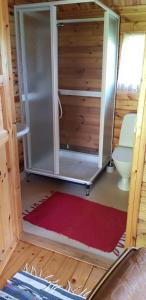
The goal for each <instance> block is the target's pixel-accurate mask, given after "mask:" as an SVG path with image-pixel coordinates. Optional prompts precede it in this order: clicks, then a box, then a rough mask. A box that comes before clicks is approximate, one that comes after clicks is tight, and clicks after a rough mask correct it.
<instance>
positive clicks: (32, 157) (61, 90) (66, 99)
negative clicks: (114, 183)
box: [15, 0, 119, 186]
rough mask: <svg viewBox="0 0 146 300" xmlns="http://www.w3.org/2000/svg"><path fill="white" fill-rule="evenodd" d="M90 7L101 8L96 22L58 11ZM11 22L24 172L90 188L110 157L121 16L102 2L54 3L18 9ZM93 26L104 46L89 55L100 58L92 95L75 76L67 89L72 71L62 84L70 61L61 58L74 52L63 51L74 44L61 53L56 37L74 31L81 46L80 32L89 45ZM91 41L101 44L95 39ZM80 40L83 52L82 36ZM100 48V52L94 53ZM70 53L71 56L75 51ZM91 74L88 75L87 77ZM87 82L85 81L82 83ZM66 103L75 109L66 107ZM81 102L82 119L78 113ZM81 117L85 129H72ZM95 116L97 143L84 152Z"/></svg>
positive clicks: (93, 19)
mask: <svg viewBox="0 0 146 300" xmlns="http://www.w3.org/2000/svg"><path fill="white" fill-rule="evenodd" d="M93 3H94V5H97V6H98V7H99V11H100V14H99V16H98V15H97V17H96V18H95V17H90V18H84V17H83V16H82V17H81V18H79V19H77V17H76V18H73V19H71V18H69V19H68V18H65V19H58V18H57V10H58V8H59V7H60V6H61V7H63V9H64V11H65V9H66V8H68V7H69V6H70V5H75V4H79V5H80V7H81V5H87V4H88V5H91V4H93ZM15 25H16V26H15V29H16V41H17V59H18V72H19V86H20V94H21V104H22V105H21V107H22V119H23V124H25V125H26V126H27V128H29V132H28V133H27V135H25V137H24V138H23V144H24V160H25V170H26V171H27V172H29V173H34V174H40V175H45V176H50V177H54V178H60V179H63V180H68V181H72V182H76V183H80V184H86V185H87V186H90V185H91V184H92V182H93V180H94V179H95V178H96V176H97V175H98V174H99V173H100V172H101V170H102V169H103V168H104V167H105V166H106V164H107V163H108V162H109V160H110V158H111V152H112V135H113V120H114V103H115V89H116V76H117V56H118V55H117V53H118V34H119V16H118V15H117V14H115V13H114V12H113V11H111V10H110V9H109V8H108V7H106V6H105V5H104V4H102V3H100V1H90V0H88V1H84V0H80V1H77V0H69V1H54V2H49V3H37V4H27V5H18V6H15ZM92 27H95V28H93V31H94V32H95V30H98V32H99V33H100V35H101V32H103V33H102V37H101V40H102V43H101V44H100V45H98V47H97V49H95V51H94V52H95V53H94V56H95V59H96V55H97V57H98V64H99V65H101V78H100V80H99V82H100V84H97V85H96V86H95V87H94V88H93V90H92V89H91V88H89V86H86V87H85V88H80V86H78V83H79V82H80V81H79V80H76V77H75V76H74V80H73V79H71V80H70V82H72V84H70V86H68V85H67V80H68V78H69V76H73V75H72V74H70V73H69V72H72V70H71V69H70V70H68V73H67V75H65V76H66V78H65V77H64V78H65V80H64V78H63V76H64V71H63V72H62V70H63V69H61V68H63V67H62V64H63V63H65V64H66V62H67V60H66V58H65V57H67V55H71V52H70V49H71V48H68V47H70V46H72V45H71V43H72V42H70V44H68V45H67V46H66V48H65V51H66V54H65V55H66V56H63V55H62V52H61V51H62V49H63V46H62V44H61V46H59V40H62V39H63V35H64V36H66V37H67V38H66V39H65V40H64V41H65V42H64V43H66V42H67V40H68V35H67V34H68V32H69V30H72V35H74V36H73V39H74V41H75V42H76V43H78V42H79V43H80V40H81V39H82V35H80V36H79V35H78V37H77V34H76V33H77V32H78V33H79V32H84V33H85V35H86V39H87V46H88V48H89V43H90V42H93V41H91V36H89V38H88V34H86V32H89V30H90V29H91V30H92ZM89 35H90V33H89ZM76 38H78V40H76ZM96 38H97V41H98V38H99V37H98V36H97V37H96ZM96 38H95V39H96ZM83 42H84V43H85V45H84V49H86V41H85V38H84V41H83ZM82 46H83V45H82ZM60 49H61V50H60ZM67 49H69V52H68V53H67ZM74 49H77V50H76V56H77V55H78V52H79V51H80V49H79V45H78V44H76V47H75V48H74ZM82 49H83V47H82ZM98 49H100V51H101V53H102V55H98ZM87 50H88V51H86V53H87V55H89V54H90V55H91V54H92V53H91V52H90V51H89V50H90V49H87ZM73 55H74V56H75V51H74V50H73ZM78 56H79V55H78ZM99 57H100V58H99ZM80 60H81V61H82V63H86V61H87V57H85V59H84V53H81V56H80ZM88 60H89V59H88ZM71 61H72V62H73V64H74V63H75V58H71V59H68V62H69V64H70V63H71ZM90 61H91V60H90ZM95 61H96V60H95ZM77 63H78V62H77ZM58 64H59V68H58ZM73 67H74V66H73ZM97 68H98V66H97ZM65 70H66V69H65ZM65 72H66V71H65ZM83 72H84V68H82V73H83ZM82 73H81V75H82ZM84 73H85V72H84ZM87 73H88V72H87ZM81 75H80V77H81ZM88 76H89V77H90V72H89V75H88ZM63 80H64V82H63ZM75 81H76V85H75V84H74V82H75ZM88 82H89V81H88V80H86V84H87V85H88ZM91 85H92V81H91ZM74 86H75V87H74ZM70 101H72V103H73V104H72V105H74V106H69V105H70ZM87 101H88V107H86V106H87V105H86V103H87ZM79 104H80V109H81V110H82V111H83V114H84V115H82V114H78V111H77V107H79ZM92 104H93V107H91V106H92ZM65 105H68V106H65ZM75 105H76V106H75ZM82 107H84V108H82ZM85 107H86V108H85ZM71 118H73V120H72V123H71ZM78 118H80V119H81V118H82V122H81V123H82V125H83V123H84V126H82V130H80V127H76V129H75V130H74V129H73V126H75V124H73V123H76V122H78V121H76V120H78ZM89 118H90V120H89V122H88V124H87V121H88V119H89ZM93 119H94V120H95V127H98V128H97V130H96V128H95V130H96V138H95V141H94V143H93V142H92V144H93V147H89V146H90V144H91V143H90V140H92V132H91V134H90V135H91V139H90V138H89V139H87V140H86V145H85V147H84V144H85V139H86V129H87V132H88V130H90V127H91V126H90V122H92V123H93ZM70 128H71V129H70ZM70 130H71V131H70ZM64 132H65V133H64ZM79 133H80V135H79ZM84 137H85V138H84ZM75 139H76V141H75V142H74V140H75ZM77 141H78V142H77ZM81 141H82V143H81ZM77 144H78V145H79V146H78V147H77ZM89 148H94V149H92V150H94V151H88V149H89ZM90 150H91V149H90Z"/></svg>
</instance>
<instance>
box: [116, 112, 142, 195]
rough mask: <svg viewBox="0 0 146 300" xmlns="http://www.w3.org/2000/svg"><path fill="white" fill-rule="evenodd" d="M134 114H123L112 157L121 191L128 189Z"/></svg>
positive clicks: (133, 135)
mask: <svg viewBox="0 0 146 300" xmlns="http://www.w3.org/2000/svg"><path fill="white" fill-rule="evenodd" d="M135 126H136V114H132V113H131V114H127V115H125V116H124V119H123V122H122V127H121V132H120V139H119V146H118V147H116V148H115V150H114V151H113V154H112V159H113V161H114V164H115V166H116V169H117V171H118V172H119V174H120V175H121V179H120V181H119V182H118V187H119V189H120V190H122V191H129V187H130V173H131V165H132V154H133V145H134V139H135Z"/></svg>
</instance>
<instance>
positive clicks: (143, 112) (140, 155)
mask: <svg viewBox="0 0 146 300" xmlns="http://www.w3.org/2000/svg"><path fill="white" fill-rule="evenodd" d="M0 7H1V14H2V20H3V23H2V27H3V34H4V37H5V39H6V40H5V41H6V45H7V51H6V52H7V57H8V65H5V67H4V74H3V75H2V76H0V84H1V85H2V86H3V87H4V91H5V95H7V96H8V97H7V99H6V98H5V99H6V100H7V101H5V129H6V131H5V134H4V140H5V142H7V143H8V147H10V149H11V157H10V160H11V167H12V172H13V181H12V187H13V195H14V199H15V201H14V210H15V221H16V222H15V226H16V235H17V239H18V240H20V239H21V224H22V221H21V197H20V183H19V168H18V161H19V160H18V149H17V140H16V118H15V104H14V92H13V76H12V66H11V62H12V58H11V46H10V29H9V20H8V0H0ZM4 52H5V51H3V55H4V57H3V59H4V61H5V54H4ZM0 75H1V74H0ZM9 98H10V99H11V101H10V102H11V105H10V102H9V101H8V99H9ZM145 120H146V47H145V59H144V70H143V78H142V85H141V92H140V97H139V104H138V112H137V131H136V141H135V147H134V152H133V164H132V172H131V185H130V193H129V206H128V217H127V229H126V247H129V246H135V245H136V236H137V223H138V216H139V206H140V197H141V185H142V177H143V168H144V158H145V145H146V122H144V121H145ZM7 135H8V136H7ZM8 137H9V140H8Z"/></svg>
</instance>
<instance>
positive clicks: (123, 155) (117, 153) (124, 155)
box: [112, 146, 133, 163]
mask: <svg viewBox="0 0 146 300" xmlns="http://www.w3.org/2000/svg"><path fill="white" fill-rule="evenodd" d="M132 154H133V148H130V147H120V146H119V147H117V148H115V150H114V152H113V154H112V158H113V160H116V161H119V162H125V163H126V162H127V163H130V162H131V161H132Z"/></svg>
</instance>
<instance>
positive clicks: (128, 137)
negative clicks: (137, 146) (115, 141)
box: [119, 114, 136, 147]
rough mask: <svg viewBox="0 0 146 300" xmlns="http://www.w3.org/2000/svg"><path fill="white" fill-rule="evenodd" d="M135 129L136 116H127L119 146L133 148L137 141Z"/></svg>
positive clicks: (124, 120) (123, 123)
mask: <svg viewBox="0 0 146 300" xmlns="http://www.w3.org/2000/svg"><path fill="white" fill-rule="evenodd" d="M135 128H136V114H127V115H125V116H124V119H123V122H122V127H121V132H120V139H119V146H123V147H133V145H134V139H135Z"/></svg>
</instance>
